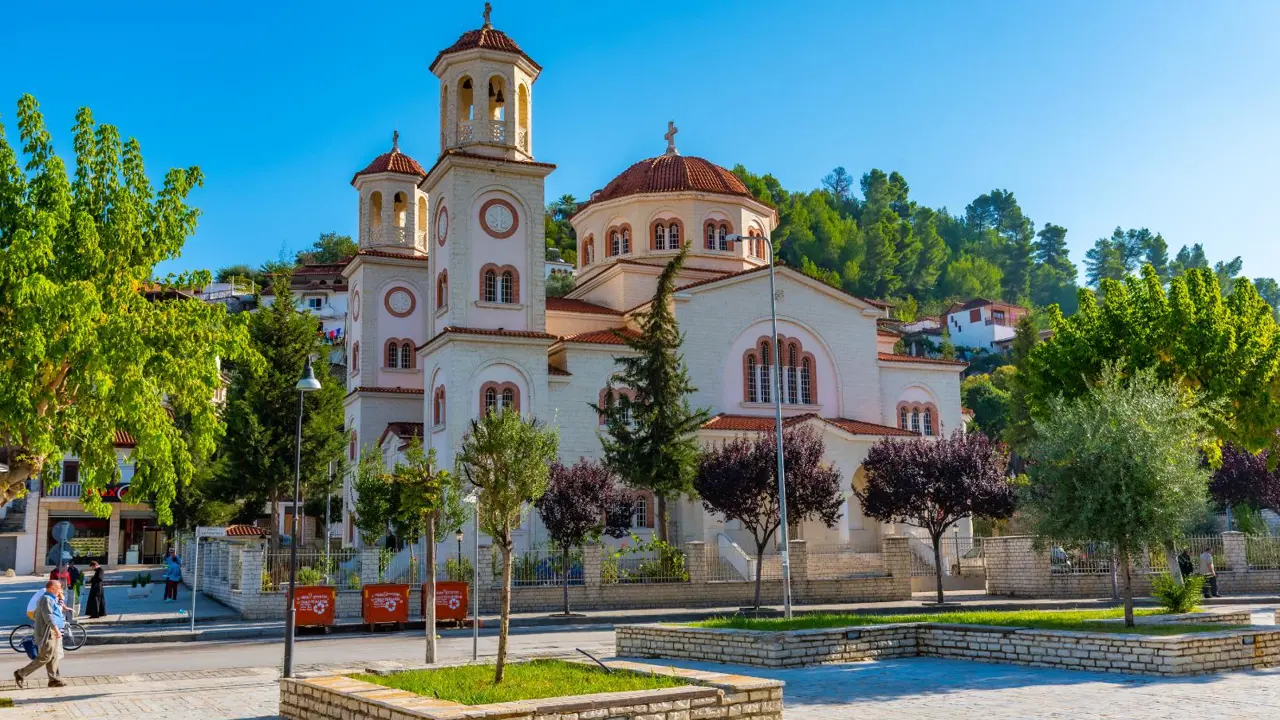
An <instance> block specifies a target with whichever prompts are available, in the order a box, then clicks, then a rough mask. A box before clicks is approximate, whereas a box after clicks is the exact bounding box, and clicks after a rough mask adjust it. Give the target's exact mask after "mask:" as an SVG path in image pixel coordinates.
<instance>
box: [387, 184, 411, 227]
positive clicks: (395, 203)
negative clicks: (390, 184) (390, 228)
mask: <svg viewBox="0 0 1280 720" xmlns="http://www.w3.org/2000/svg"><path fill="white" fill-rule="evenodd" d="M391 211H392V212H393V213H395V218H396V227H404V225H405V223H406V222H408V218H409V199H408V197H406V196H405V194H404V193H402V192H398V193H396V194H395V195H393V196H391Z"/></svg>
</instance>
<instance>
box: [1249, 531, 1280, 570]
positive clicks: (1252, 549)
mask: <svg viewBox="0 0 1280 720" xmlns="http://www.w3.org/2000/svg"><path fill="white" fill-rule="evenodd" d="M1244 556H1245V558H1246V559H1248V561H1249V569H1251V570H1277V569H1280V537H1276V536H1272V535H1248V536H1245V539H1244Z"/></svg>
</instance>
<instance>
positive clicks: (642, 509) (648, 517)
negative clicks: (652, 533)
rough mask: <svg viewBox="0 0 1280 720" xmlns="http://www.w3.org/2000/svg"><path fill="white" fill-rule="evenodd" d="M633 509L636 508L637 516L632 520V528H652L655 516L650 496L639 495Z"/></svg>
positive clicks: (645, 494) (646, 494)
mask: <svg viewBox="0 0 1280 720" xmlns="http://www.w3.org/2000/svg"><path fill="white" fill-rule="evenodd" d="M633 507H634V508H635V515H633V516H632V518H631V526H632V527H638V528H652V527H653V515H652V514H651V512H650V503H649V494H648V493H640V494H637V495H636V497H635V504H634V505H633Z"/></svg>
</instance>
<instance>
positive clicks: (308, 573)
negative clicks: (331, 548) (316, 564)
mask: <svg viewBox="0 0 1280 720" xmlns="http://www.w3.org/2000/svg"><path fill="white" fill-rule="evenodd" d="M323 582H324V574H323V573H321V572H320V571H319V570H316V569H315V568H312V567H301V568H298V584H299V585H320V584H322V583H323Z"/></svg>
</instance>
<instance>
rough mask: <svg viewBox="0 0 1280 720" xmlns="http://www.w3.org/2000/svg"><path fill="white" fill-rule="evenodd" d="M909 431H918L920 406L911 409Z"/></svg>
mask: <svg viewBox="0 0 1280 720" xmlns="http://www.w3.org/2000/svg"><path fill="white" fill-rule="evenodd" d="M911 432H920V408H915V409H914V410H912V411H911Z"/></svg>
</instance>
